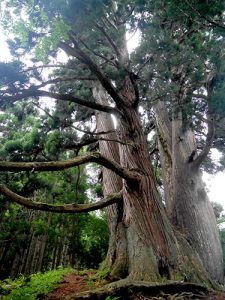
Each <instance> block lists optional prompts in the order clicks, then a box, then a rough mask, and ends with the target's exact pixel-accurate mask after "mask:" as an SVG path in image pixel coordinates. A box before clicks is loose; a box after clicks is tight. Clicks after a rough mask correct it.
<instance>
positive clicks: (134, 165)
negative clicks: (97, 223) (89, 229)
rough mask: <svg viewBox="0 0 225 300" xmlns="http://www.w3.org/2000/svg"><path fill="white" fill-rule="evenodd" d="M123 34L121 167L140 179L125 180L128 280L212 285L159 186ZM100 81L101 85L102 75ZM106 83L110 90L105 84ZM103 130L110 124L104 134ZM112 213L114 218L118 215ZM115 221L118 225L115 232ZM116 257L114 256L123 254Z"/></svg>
mask: <svg viewBox="0 0 225 300" xmlns="http://www.w3.org/2000/svg"><path fill="white" fill-rule="evenodd" d="M125 31H126V30H125V28H124V26H122V27H120V28H119V29H118V32H119V34H120V47H119V48H118V53H119V56H118V62H119V65H120V66H123V68H124V69H125V70H126V73H127V74H126V75H125V76H124V78H123V80H121V81H120V83H117V92H118V96H117V97H116V100H115V101H116V104H117V109H118V110H119V111H120V113H119V114H117V122H118V126H117V131H116V132H117V139H118V140H119V141H120V142H121V143H118V147H119V161H120V164H121V166H122V167H124V168H127V169H128V170H130V171H134V172H136V176H137V180H128V179H123V180H122V191H123V217H122V224H123V228H124V230H125V238H126V239H125V238H124V241H126V247H125V243H124V247H123V250H124V251H126V255H124V254H123V256H124V257H125V258H127V259H126V262H127V270H128V278H129V279H132V280H150V281H158V280H161V279H162V278H165V277H166V278H167V279H177V277H179V279H180V278H183V279H184V280H189V281H193V282H205V283H206V282H209V281H208V275H207V273H206V272H205V270H204V268H203V266H202V263H201V260H200V259H199V257H198V255H197V253H196V252H195V251H194V250H193V249H192V248H191V247H190V245H189V244H188V242H187V241H186V240H185V239H183V237H182V235H180V233H179V232H175V231H174V229H173V228H172V226H171V224H170V221H169V219H168V217H167V214H166V211H165V209H164V206H163V203H162V201H161V199H160V197H159V194H158V191H157V188H156V182H155V178H154V174H153V169H152V165H151V161H150V157H149V152H148V147H147V141H146V137H145V135H144V132H143V129H142V125H141V121H140V116H139V114H138V111H137V107H138V101H139V96H138V88H137V85H136V82H135V79H134V78H133V73H132V72H128V70H129V68H130V67H129V54H128V51H127V48H126V39H125ZM99 78H100V81H101V80H102V77H100V76H99ZM102 85H103V86H106V85H105V81H103V82H102ZM110 93H111V96H112V97H113V95H114V91H111V89H110ZM108 118H109V117H108ZM98 122H99V123H100V121H98ZM104 122H105V123H106V121H104ZM99 126H100V125H99ZM105 126H106V124H104V130H105V128H106V127H105ZM101 129H103V128H101ZM108 146H109V144H108V145H107V144H105V147H103V146H102V147H101V146H100V147H101V151H104V154H105V155H110V156H111V155H112V154H108V153H109V152H108V151H110V148H108ZM109 177H111V174H110V176H105V179H107V178H109ZM104 188H105V189H106V190H105V192H110V189H113V184H112V183H111V184H109V185H108V186H107V182H105V183H104ZM117 188H118V186H116V189H117ZM107 189H108V190H107ZM112 215H114V217H115V216H116V214H115V213H113V214H112ZM114 222H115V220H114ZM117 222H118V221H116V222H115V223H114V228H115V226H116V225H115V224H117ZM111 224H113V221H112V222H111ZM112 229H113V227H112ZM114 233H115V229H114ZM120 239H121V237H120ZM114 253H115V255H116V256H118V254H119V253H118V252H114ZM116 258H117V257H116Z"/></svg>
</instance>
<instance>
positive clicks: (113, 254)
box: [93, 85, 128, 278]
mask: <svg viewBox="0 0 225 300" xmlns="http://www.w3.org/2000/svg"><path fill="white" fill-rule="evenodd" d="M93 95H94V97H95V99H96V100H97V101H98V102H99V103H101V104H107V97H108V96H107V94H106V93H105V91H104V90H103V89H102V87H101V86H100V85H96V87H95V88H94V92H93ZM96 122H97V130H98V132H102V131H113V130H115V126H114V124H113V120H112V118H111V116H109V115H108V114H106V113H102V112H98V113H97V114H96ZM104 137H105V138H107V139H114V140H115V139H117V135H116V133H115V132H112V133H110V134H106V135H104ZM99 150H100V152H101V154H103V155H105V156H106V157H107V158H109V159H113V160H115V161H116V162H117V163H120V157H119V146H118V143H115V142H110V141H99ZM102 184H103V193H104V197H107V196H108V195H111V194H112V193H117V192H119V191H121V189H122V179H121V178H120V177H119V176H118V175H116V174H115V173H114V172H112V171H111V170H109V169H107V168H103V169H102ZM106 215H107V222H108V228H109V233H110V238H109V246H108V252H107V256H106V259H105V261H104V262H103V264H102V271H103V272H104V270H105V271H106V272H109V274H110V277H112V278H123V277H124V276H126V275H127V267H128V264H127V263H128V261H127V240H126V230H125V227H124V224H123V220H122V217H123V203H120V204H113V205H111V206H108V207H107V208H106Z"/></svg>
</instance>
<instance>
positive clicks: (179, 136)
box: [155, 102, 223, 283]
mask: <svg viewBox="0 0 225 300" xmlns="http://www.w3.org/2000/svg"><path fill="white" fill-rule="evenodd" d="M155 112H156V123H157V128H158V129H157V130H158V136H159V151H160V159H161V164H162V171H163V172H162V173H163V180H164V187H165V201H166V207H167V212H168V215H169V217H170V219H171V221H172V223H173V224H174V226H176V228H178V229H179V230H181V231H182V232H183V234H185V236H186V238H187V239H188V241H189V242H190V244H191V245H192V247H193V248H194V249H195V250H196V251H197V253H198V254H199V256H200V258H201V260H202V263H203V265H204V267H205V268H206V270H207V271H208V272H209V274H210V276H211V277H212V278H213V279H214V280H216V281H217V282H220V283H223V259H222V249H221V244H220V239H219V233H218V227H217V224H216V218H215V215H214V212H213V208H212V205H211V203H210V202H209V199H208V196H207V193H206V190H205V186H204V183H203V181H202V174H201V171H200V168H199V165H197V164H196V161H195V156H194V154H195V153H197V151H196V144H195V137H194V133H193V131H192V130H191V129H190V128H186V130H184V126H183V123H182V117H181V116H179V117H178V115H176V118H174V119H173V120H172V121H170V120H169V117H168V115H167V111H166V107H165V105H164V103H162V102H158V103H157V104H155ZM210 138H211V137H210ZM191 156H194V157H191Z"/></svg>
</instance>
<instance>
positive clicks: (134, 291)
mask: <svg viewBox="0 0 225 300" xmlns="http://www.w3.org/2000/svg"><path fill="white" fill-rule="evenodd" d="M210 292H212V290H209V289H207V288H206V287H204V286H201V285H197V284H193V283H187V282H167V283H160V284H159V283H158V284H157V283H150V282H143V281H141V282H139V281H131V280H128V279H122V280H119V281H116V282H113V283H110V284H107V285H105V286H104V287H101V288H99V289H95V290H92V291H88V292H82V293H79V294H74V295H70V296H68V297H67V298H66V299H67V300H73V299H76V300H77V299H79V300H83V299H92V300H95V299H98V300H99V299H100V300H101V299H102V300H103V299H104V300H105V299H106V298H107V297H108V296H110V297H111V299H113V297H119V298H118V299H119V300H123V299H124V300H125V299H126V300H127V299H132V300H135V299H137V300H138V299H139V300H147V299H153V300H154V299H155V300H156V299H157V300H162V299H167V300H183V299H207V298H206V296H207V295H208V294H209V293H210ZM224 299H225V297H224Z"/></svg>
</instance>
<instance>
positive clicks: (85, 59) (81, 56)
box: [60, 37, 123, 105]
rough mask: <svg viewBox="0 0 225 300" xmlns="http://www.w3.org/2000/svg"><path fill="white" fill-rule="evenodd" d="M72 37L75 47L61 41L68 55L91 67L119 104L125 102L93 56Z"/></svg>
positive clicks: (62, 47)
mask: <svg viewBox="0 0 225 300" xmlns="http://www.w3.org/2000/svg"><path fill="white" fill-rule="evenodd" d="M72 39H73V43H74V45H75V47H71V46H69V45H68V44H66V43H64V42H61V43H60V47H61V49H62V50H64V51H65V52H66V53H67V54H68V55H72V56H73V57H76V58H77V59H78V60H79V61H80V62H82V63H83V64H85V65H86V66H87V67H88V68H89V69H90V71H91V72H92V73H93V74H94V75H95V76H96V77H97V78H98V80H99V81H100V83H101V85H102V86H103V87H104V89H105V90H106V91H107V92H108V93H109V95H110V96H111V97H112V99H113V100H114V101H115V102H116V103H117V104H119V105H120V104H121V103H123V99H122V98H121V97H120V96H119V94H118V93H117V91H116V89H115V87H114V86H113V85H112V83H111V82H110V80H109V78H108V77H107V76H106V75H105V74H103V73H102V71H101V70H100V69H99V67H98V65H96V64H95V63H94V62H93V61H92V60H91V58H90V57H89V56H88V55H87V54H86V53H84V52H83V51H82V50H81V49H80V47H79V43H78V41H77V40H76V39H75V38H74V37H72Z"/></svg>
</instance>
